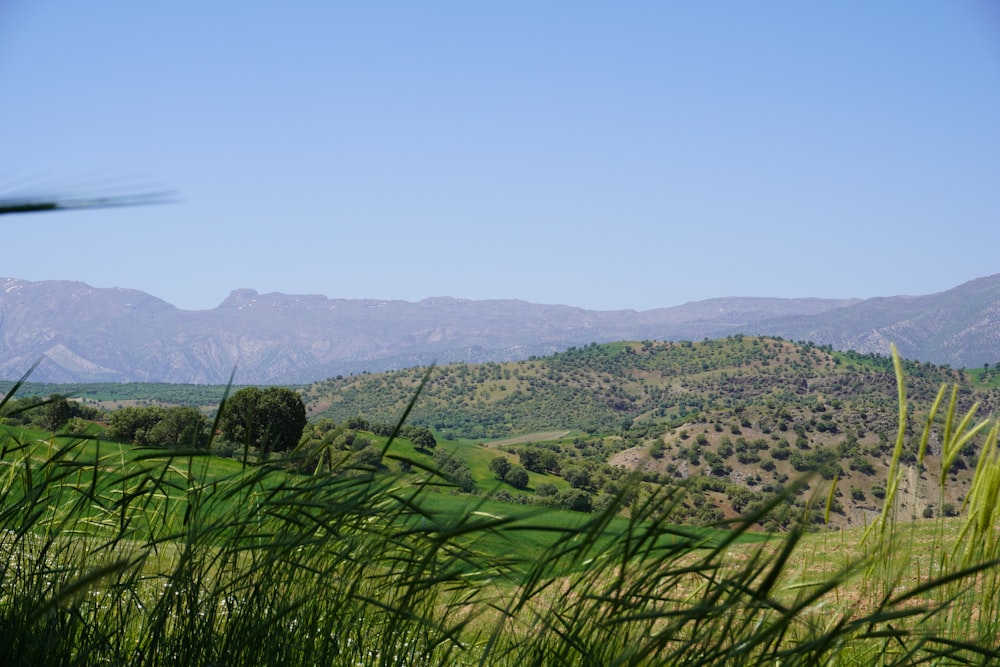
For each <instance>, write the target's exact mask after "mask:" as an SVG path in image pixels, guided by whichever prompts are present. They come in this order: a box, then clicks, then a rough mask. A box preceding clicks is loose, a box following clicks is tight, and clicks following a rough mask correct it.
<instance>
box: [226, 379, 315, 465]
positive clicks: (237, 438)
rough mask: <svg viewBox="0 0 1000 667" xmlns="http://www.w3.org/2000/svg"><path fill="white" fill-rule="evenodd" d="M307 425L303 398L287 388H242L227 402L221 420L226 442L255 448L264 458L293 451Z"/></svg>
mask: <svg viewBox="0 0 1000 667" xmlns="http://www.w3.org/2000/svg"><path fill="white" fill-rule="evenodd" d="M305 426H306V407H305V404H304V403H303V402H302V397H301V396H299V395H298V394H297V393H296V392H294V391H292V390H291V389H287V388H285V387H268V388H267V389H263V390H261V389H258V388H257V387H246V388H244V389H240V390H239V391H238V392H236V393H235V394H233V395H232V396H231V397H230V398H229V399H228V400H227V401H226V403H225V405H224V406H223V408H222V416H221V418H220V419H219V428H220V430H221V431H222V437H223V438H224V439H226V440H229V441H230V442H239V443H243V444H248V445H250V446H251V447H256V448H257V449H258V450H260V452H261V457H262V458H264V457H266V456H267V453H268V452H271V451H288V450H290V449H294V448H295V446H296V445H298V444H299V439H300V438H301V437H302V431H303V430H304V429H305Z"/></svg>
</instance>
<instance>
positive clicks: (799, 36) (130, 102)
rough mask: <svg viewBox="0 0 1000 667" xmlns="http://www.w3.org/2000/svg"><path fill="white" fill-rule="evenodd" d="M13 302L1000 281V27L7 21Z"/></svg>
mask: <svg viewBox="0 0 1000 667" xmlns="http://www.w3.org/2000/svg"><path fill="white" fill-rule="evenodd" d="M0 90H2V91H3V92H2V93H0V155H2V158H0V194H13V193H18V192H23V191H41V192H48V191H51V192H56V193H62V194H101V193H103V192H104V191H108V190H111V191H118V190H122V189H124V190H129V189H133V190H144V189H152V190H161V189H167V190H173V191H176V192H177V193H178V196H179V201H178V202H177V203H175V204H171V205H167V206H156V207H143V208H129V209H117V210H103V211H88V212H72V213H63V214H36V215H24V216H5V217H4V219H3V220H2V222H0V224H2V225H3V227H2V230H0V231H2V236H0V239H2V243H3V253H2V260H0V276H10V277H15V278H22V279H27V280H44V279H71V280H81V281H84V282H87V283H90V284H92V285H94V286H97V287H112V286H117V287H129V288H135V289H141V290H144V291H146V292H149V293H151V294H153V295H155V296H158V297H160V298H162V299H165V300H166V301H168V302H170V303H173V304H175V305H177V306H179V307H182V308H191V309H201V308H212V307H214V306H216V305H217V304H218V303H219V302H221V301H222V300H223V299H224V298H225V297H226V296H227V295H228V294H229V292H230V291H231V290H233V289H236V288H253V289H256V290H258V291H260V292H274V291H277V292H285V293H290V294H324V295H327V296H329V297H336V298H375V299H405V300H409V301H417V300H420V299H422V298H425V297H430V296H454V297H461V298H469V299H488V298H519V299H524V300H527V301H533V302H537V303H563V304H569V305H574V306H582V307H585V308H592V309H601V310H610V309H619V308H634V309H639V310H645V309H649V308H656V307H664V306H672V305H678V304H681V303H684V302H687V301H693V300H698V299H705V298H711V297H721V296H775V297H804V296H819V297H870V296H890V295H897V294H927V293H932V292H938V291H942V290H945V289H948V288H950V287H953V286H955V285H958V284H960V283H962V282H965V281H967V280H970V279H973V278H976V277H979V276H985V275H991V274H994V273H998V272H1000V215H998V214H1000V7H998V6H997V4H996V3H992V2H990V1H989V0H968V1H966V0H949V1H947V2H943V1H941V0H880V1H879V2H865V1H861V0H857V1H850V2H840V1H837V2H834V1H828V2H802V1H800V0H786V1H781V2H779V1H766V0H754V1H752V2H751V1H743V0H740V1H735V0H734V1H722V0H720V1H712V2H701V1H698V2H694V1H690V2H682V1H679V0H678V1H665V0H656V1H649V2H642V1H637V2H582V1H574V2H534V1H532V2H521V1H516V0H515V1H510V0H505V1H503V2H466V1H463V2H434V1H427V2H350V3H348V2H336V1H329V2H322V1H319V0H316V1H313V2H304V1H295V0H290V1H286V2H273V1H271V2H254V1H247V0H241V1H240V2H236V1H228V0H214V1H210V2H206V1H199V2H194V1H188V0H171V1H170V2H167V1H160V2H151V1H146V0H143V1H139V2H126V1H125V0H114V1H112V0H88V1H86V2H81V1H80V0H30V1H29V0H0Z"/></svg>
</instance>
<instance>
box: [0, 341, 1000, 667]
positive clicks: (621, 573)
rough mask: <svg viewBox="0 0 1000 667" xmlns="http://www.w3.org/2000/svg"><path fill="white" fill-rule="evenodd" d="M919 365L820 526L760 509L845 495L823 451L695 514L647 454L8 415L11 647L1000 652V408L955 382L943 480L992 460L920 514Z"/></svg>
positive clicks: (4, 542)
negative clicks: (512, 463)
mask: <svg viewBox="0 0 1000 667" xmlns="http://www.w3.org/2000/svg"><path fill="white" fill-rule="evenodd" d="M896 372H897V374H898V376H899V380H900V389H899V406H900V414H899V436H898V438H897V440H896V443H895V450H894V454H893V457H892V461H891V465H890V466H889V469H888V472H887V475H886V478H885V487H886V497H885V502H884V509H883V511H882V513H881V514H880V515H879V516H878V517H877V518H876V519H875V520H873V521H872V522H871V523H869V524H868V525H866V526H862V527H857V528H851V529H845V530H839V531H824V532H820V533H809V532H808V531H807V527H808V526H807V524H806V523H805V519H804V520H803V522H802V523H798V524H793V525H792V526H791V527H790V529H788V530H787V531H786V532H782V533H778V534H774V535H769V536H766V535H761V534H758V533H755V532H753V531H752V530H751V527H753V526H755V525H759V524H760V523H761V519H762V518H763V517H765V516H766V515H767V514H768V512H771V511H773V510H774V509H775V508H776V507H778V506H779V505H780V504H781V503H783V502H784V500H785V499H786V497H787V496H788V495H789V494H795V493H798V491H799V490H800V487H801V486H802V485H803V484H805V483H810V484H811V488H810V491H809V493H810V497H811V503H812V505H813V506H814V507H817V508H820V509H821V510H822V509H823V508H824V506H825V507H826V508H827V511H829V506H830V504H831V502H832V499H833V497H834V492H833V490H834V488H835V486H836V480H833V481H832V482H831V483H825V482H823V480H817V479H816V478H815V476H805V477H802V478H800V479H798V480H793V481H791V482H790V483H789V484H788V486H787V487H785V488H784V489H782V490H781V491H780V492H778V493H777V494H776V495H775V496H774V497H773V499H772V500H771V501H770V502H768V503H765V504H763V505H762V506H760V507H759V508H756V509H754V511H753V512H752V513H749V514H748V515H747V516H743V517H740V518H737V519H731V520H728V521H723V522H717V523H715V524H713V525H707V526H700V527H699V526H696V527H691V526H681V525H679V523H680V522H678V521H674V520H673V518H674V516H675V515H676V513H677V512H678V511H679V509H680V506H681V503H682V494H681V492H680V491H679V490H678V489H677V488H675V487H672V486H670V485H649V484H644V483H642V481H641V478H640V477H639V476H635V477H633V478H632V480H631V482H630V484H629V485H627V487H626V488H625V489H624V490H623V491H622V492H621V493H620V494H619V496H617V502H614V503H611V504H609V505H608V506H607V507H605V508H603V509H601V510H600V511H598V512H595V513H592V514H581V513H574V512H561V511H557V510H553V509H546V508H540V507H537V506H519V505H516V504H511V503H500V502H496V501H493V500H489V499H487V498H484V497H477V496H470V495H467V494H461V493H457V492H456V489H455V488H454V487H452V486H451V485H450V484H449V483H448V482H447V481H446V480H445V479H444V478H443V477H442V476H441V475H440V474H438V473H437V471H436V470H435V469H434V466H433V465H432V460H431V459H430V458H428V457H426V456H424V457H421V456H420V455H418V452H417V451H416V450H414V449H413V448H412V447H411V446H409V445H407V443H405V442H403V441H401V440H395V439H392V438H388V439H385V440H380V441H379V443H378V445H379V447H380V448H381V449H382V453H383V457H384V459H385V460H388V461H396V462H399V461H400V460H402V459H405V460H406V461H407V463H408V466H407V467H408V472H403V471H401V470H399V471H397V470H395V469H393V468H391V467H390V471H389V472H386V471H378V472H376V471H375V470H374V469H371V468H366V467H364V466H361V465H350V464H349V463H348V461H349V459H344V460H343V461H341V462H339V463H338V462H333V465H332V466H331V469H330V470H323V471H321V472H317V473H315V474H297V473H293V472H290V471H289V470H288V469H287V468H282V467H279V466H277V465H267V464H257V465H244V464H243V463H242V462H240V461H237V460H232V459H223V458H219V457H215V456H211V455H210V454H208V453H206V452H195V451H169V450H163V449H142V448H136V447H130V446H124V445H119V444H112V443H108V442H104V441H101V440H100V439H99V438H97V437H87V436H79V435H78V436H62V435H55V436H53V435H51V434H47V433H43V432H39V431H31V430H25V429H18V428H13V427H0V428H3V429H4V430H3V431H2V432H0V664H3V665H12V666H16V665H129V666H133V665H149V666H154V665H170V666H171V667H178V666H184V665H199V666H201V665H291V666H294V665H320V664H322V665H445V664H447V665H518V666H519V667H520V666H523V665H595V666H596V665H601V666H605V665H664V664H669V665H685V664H691V665H712V664H717V665H817V664H820V665H822V664H829V665H913V664H941V665H948V664H983V665H985V664H995V663H996V662H997V661H998V660H1000V632H998V628H997V624H998V623H1000V620H998V619H1000V609H997V605H998V604H1000V595H998V593H1000V578H998V572H1000V570H998V569H997V565H1000V535H998V534H997V531H996V528H995V526H996V523H997V516H996V512H997V507H998V500H1000V498H998V495H1000V452H998V451H997V433H998V430H997V426H996V424H995V423H994V422H992V421H990V420H985V421H979V420H978V419H977V417H976V416H975V413H974V412H973V411H969V412H968V413H965V412H962V411H961V410H959V409H958V407H957V405H958V403H957V398H956V397H957V395H958V394H957V392H955V393H952V392H950V391H948V390H947V389H943V390H942V392H941V393H940V394H939V395H938V398H937V400H936V401H935V402H934V406H933V409H932V410H931V411H930V413H929V414H928V415H927V417H926V420H925V422H924V423H922V424H920V426H922V427H923V434H924V435H923V437H922V438H921V443H920V445H921V446H920V452H919V460H918V461H917V465H918V466H920V465H923V461H924V457H925V456H929V454H928V452H929V451H930V450H932V449H933V450H934V452H935V456H939V457H940V459H941V463H940V465H939V466H938V467H937V468H935V470H938V469H939V470H940V471H941V472H940V475H934V476H933V478H931V476H929V475H928V476H926V477H927V479H926V480H923V481H921V483H925V484H928V485H931V486H932V487H935V488H939V489H940V493H941V494H942V497H943V495H944V488H945V486H946V485H947V484H948V483H949V480H948V476H947V472H948V467H949V461H954V460H955V458H956V457H957V456H958V454H959V452H960V451H962V449H963V448H964V447H966V445H967V444H969V443H970V442H972V441H973V440H974V439H976V438H978V440H977V442H981V443H983V444H982V447H981V452H980V455H979V462H978V467H977V468H976V470H975V473H974V477H973V481H972V483H971V486H970V488H969V491H968V493H967V494H966V495H965V497H964V501H963V502H964V505H963V507H962V509H961V515H960V516H959V517H957V518H948V517H943V516H939V517H938V518H934V519H928V520H924V521H916V522H915V521H911V520H910V517H909V514H908V513H907V512H905V511H902V512H900V511H899V504H898V495H897V492H898V491H899V489H900V484H901V480H902V479H903V478H904V476H905V475H906V474H908V470H907V465H906V464H905V462H904V461H903V460H902V452H903V450H904V441H905V437H904V436H905V432H906V429H907V427H908V425H909V424H910V423H911V421H912V420H911V415H909V414H908V413H907V396H906V394H905V389H904V386H905V385H904V384H903V382H902V379H903V378H902V368H901V364H900V363H899V361H898V360H897V364H896ZM451 446H457V445H451ZM469 465H470V467H475V468H476V469H477V470H478V469H479V468H481V467H482V466H484V465H486V459H485V458H483V460H482V461H470V463H469ZM897 512H899V516H897Z"/></svg>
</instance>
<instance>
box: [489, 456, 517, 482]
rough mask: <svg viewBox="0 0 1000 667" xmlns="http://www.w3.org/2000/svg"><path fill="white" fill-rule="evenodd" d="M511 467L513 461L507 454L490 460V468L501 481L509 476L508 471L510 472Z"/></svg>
mask: <svg viewBox="0 0 1000 667" xmlns="http://www.w3.org/2000/svg"><path fill="white" fill-rule="evenodd" d="M511 467H512V466H511V463H510V461H508V460H507V457H506V456H497V457H495V458H494V459H492V460H491V461H490V470H491V471H493V473H494V474H495V475H496V476H497V479H499V480H501V481H503V480H504V479H505V478H506V477H507V473H509V472H510V469H511Z"/></svg>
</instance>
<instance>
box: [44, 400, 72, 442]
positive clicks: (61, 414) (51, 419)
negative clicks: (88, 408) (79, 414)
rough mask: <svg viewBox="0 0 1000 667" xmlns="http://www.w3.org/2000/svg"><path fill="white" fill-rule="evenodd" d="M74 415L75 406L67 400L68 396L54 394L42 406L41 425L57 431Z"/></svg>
mask: <svg viewBox="0 0 1000 667" xmlns="http://www.w3.org/2000/svg"><path fill="white" fill-rule="evenodd" d="M73 416H74V415H73V407H72V406H71V405H70V404H69V401H67V400H66V397H65V396H60V395H59V394H52V395H51V396H49V400H48V401H47V402H46V403H45V405H44V406H43V407H42V416H41V420H40V421H41V426H42V428H44V429H45V430H46V431H52V432H53V433H55V432H56V431H58V430H59V429H61V428H62V427H63V426H65V425H66V422H68V421H69V420H70V418H71V417H73Z"/></svg>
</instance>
